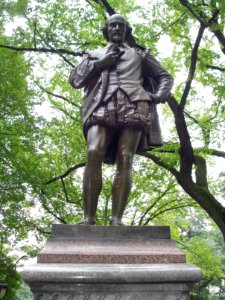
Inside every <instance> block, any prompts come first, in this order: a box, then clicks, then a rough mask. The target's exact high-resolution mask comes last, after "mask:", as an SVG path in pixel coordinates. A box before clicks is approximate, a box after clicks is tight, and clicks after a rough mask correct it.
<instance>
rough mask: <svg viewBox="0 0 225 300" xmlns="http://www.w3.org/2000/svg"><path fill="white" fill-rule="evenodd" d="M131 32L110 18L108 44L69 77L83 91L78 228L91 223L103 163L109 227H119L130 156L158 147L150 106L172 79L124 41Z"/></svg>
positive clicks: (121, 21)
mask: <svg viewBox="0 0 225 300" xmlns="http://www.w3.org/2000/svg"><path fill="white" fill-rule="evenodd" d="M131 31H132V29H131V27H130V26H129V24H128V22H127V21H126V20H125V19H124V17H123V16H121V15H118V14H115V15H112V16H111V17H110V18H109V19H108V20H107V22H106V24H105V26H104V27H103V35H104V37H105V38H106V39H107V41H108V45H107V46H106V47H104V48H100V49H95V50H92V51H89V52H88V53H86V54H85V55H84V57H83V59H82V61H81V63H80V64H79V65H78V66H77V67H76V68H75V69H74V70H73V71H72V72H71V75H70V83H71V85H72V86H73V87H74V88H84V99H85V102H84V104H83V106H82V108H81V118H82V123H83V131H84V135H85V138H86V141H87V163H86V166H85V171H84V179H83V200H84V219H83V220H82V221H80V222H79V224H84V225H93V224H95V214H96V210H97V203H98V198H99V195H100V192H101V189H102V163H103V162H108V163H116V174H115V178H114V181H113V186H112V217H111V220H110V224H111V225H123V223H122V216H123V213H124V210H125V207H126V204H127V200H128V196H129V193H130V190H131V185H132V163H133V157H134V154H135V153H138V152H143V151H146V150H147V149H149V146H156V145H161V144H162V138H161V131H160V127H159V122H158V115H157V111H156V104H158V103H163V102H165V98H166V97H167V96H168V94H169V92H170V91H171V88H172V85H173V79H172V77H171V76H170V74H169V73H168V72H167V71H166V70H165V69H164V68H163V67H162V66H161V65H160V64H159V63H158V62H157V61H156V60H155V58H154V57H153V56H152V55H151V54H150V53H149V52H148V51H147V50H146V49H144V48H142V47H140V46H135V47H130V46H129V45H128V44H127V43H126V41H127V39H128V38H129V36H130V35H131Z"/></svg>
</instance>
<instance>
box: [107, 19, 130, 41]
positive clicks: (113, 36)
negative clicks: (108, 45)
mask: <svg viewBox="0 0 225 300" xmlns="http://www.w3.org/2000/svg"><path fill="white" fill-rule="evenodd" d="M102 32H103V35H104V37H105V39H106V40H107V41H110V42H112V43H123V42H125V41H126V40H127V39H128V38H129V37H130V36H131V32H132V28H131V27H130V25H129V23H128V22H127V21H126V20H125V18H124V17H123V16H121V15H119V14H115V15H112V16H111V17H109V18H108V20H107V21H106V23H105V26H104V27H103V28H102Z"/></svg>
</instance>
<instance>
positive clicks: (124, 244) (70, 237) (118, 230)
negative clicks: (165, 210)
mask: <svg viewBox="0 0 225 300" xmlns="http://www.w3.org/2000/svg"><path fill="white" fill-rule="evenodd" d="M23 278H24V280H25V281H26V282H27V283H28V284H29V286H30V287H31V290H32V291H33V293H34V295H35V300H147V299H153V300H178V299H179V300H189V299H190V298H189V291H190V288H191V287H192V285H193V284H194V283H195V282H198V281H199V280H200V279H201V272H200V270H199V269H198V268H197V267H195V266H193V265H188V264H186V263H185V255H184V254H182V253H180V252H179V250H178V249H177V247H176V245H175V243H174V242H173V241H171V240H170V231H169V227H112V226H108V227H102V226H79V225H54V226H53V233H52V236H51V238H50V239H49V240H48V241H47V243H46V246H45V247H44V249H43V250H42V251H41V252H40V253H39V254H38V263H37V264H35V265H31V266H28V267H26V269H25V270H24V271H23Z"/></svg>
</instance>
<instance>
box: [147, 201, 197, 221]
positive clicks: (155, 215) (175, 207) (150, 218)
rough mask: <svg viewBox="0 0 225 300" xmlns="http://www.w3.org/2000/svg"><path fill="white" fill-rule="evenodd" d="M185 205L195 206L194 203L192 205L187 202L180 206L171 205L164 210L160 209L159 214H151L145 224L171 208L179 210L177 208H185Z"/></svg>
mask: <svg viewBox="0 0 225 300" xmlns="http://www.w3.org/2000/svg"><path fill="white" fill-rule="evenodd" d="M184 207H194V205H191V204H186V205H178V206H174V207H170V208H167V209H164V210H162V211H159V212H158V213H157V214H154V216H151V217H149V218H148V219H147V220H146V221H145V223H144V224H143V225H144V226H146V225H148V223H149V222H150V221H151V220H153V219H154V218H156V217H158V216H159V215H161V214H163V213H165V212H167V211H170V210H177V209H180V208H184Z"/></svg>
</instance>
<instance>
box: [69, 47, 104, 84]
mask: <svg viewBox="0 0 225 300" xmlns="http://www.w3.org/2000/svg"><path fill="white" fill-rule="evenodd" d="M96 60H97V58H93V57H91V56H90V54H89V53H86V54H85V55H84V56H83V58H82V61H81V62H80V64H79V65H78V66H76V67H75V69H73V70H72V72H71V73H70V76H69V82H70V84H71V85H72V87H74V88H76V89H79V88H82V87H84V86H85V84H86V82H87V81H88V80H89V79H90V78H91V77H93V76H94V75H96V73H97V72H99V69H97V68H96V66H95V61H96Z"/></svg>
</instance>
